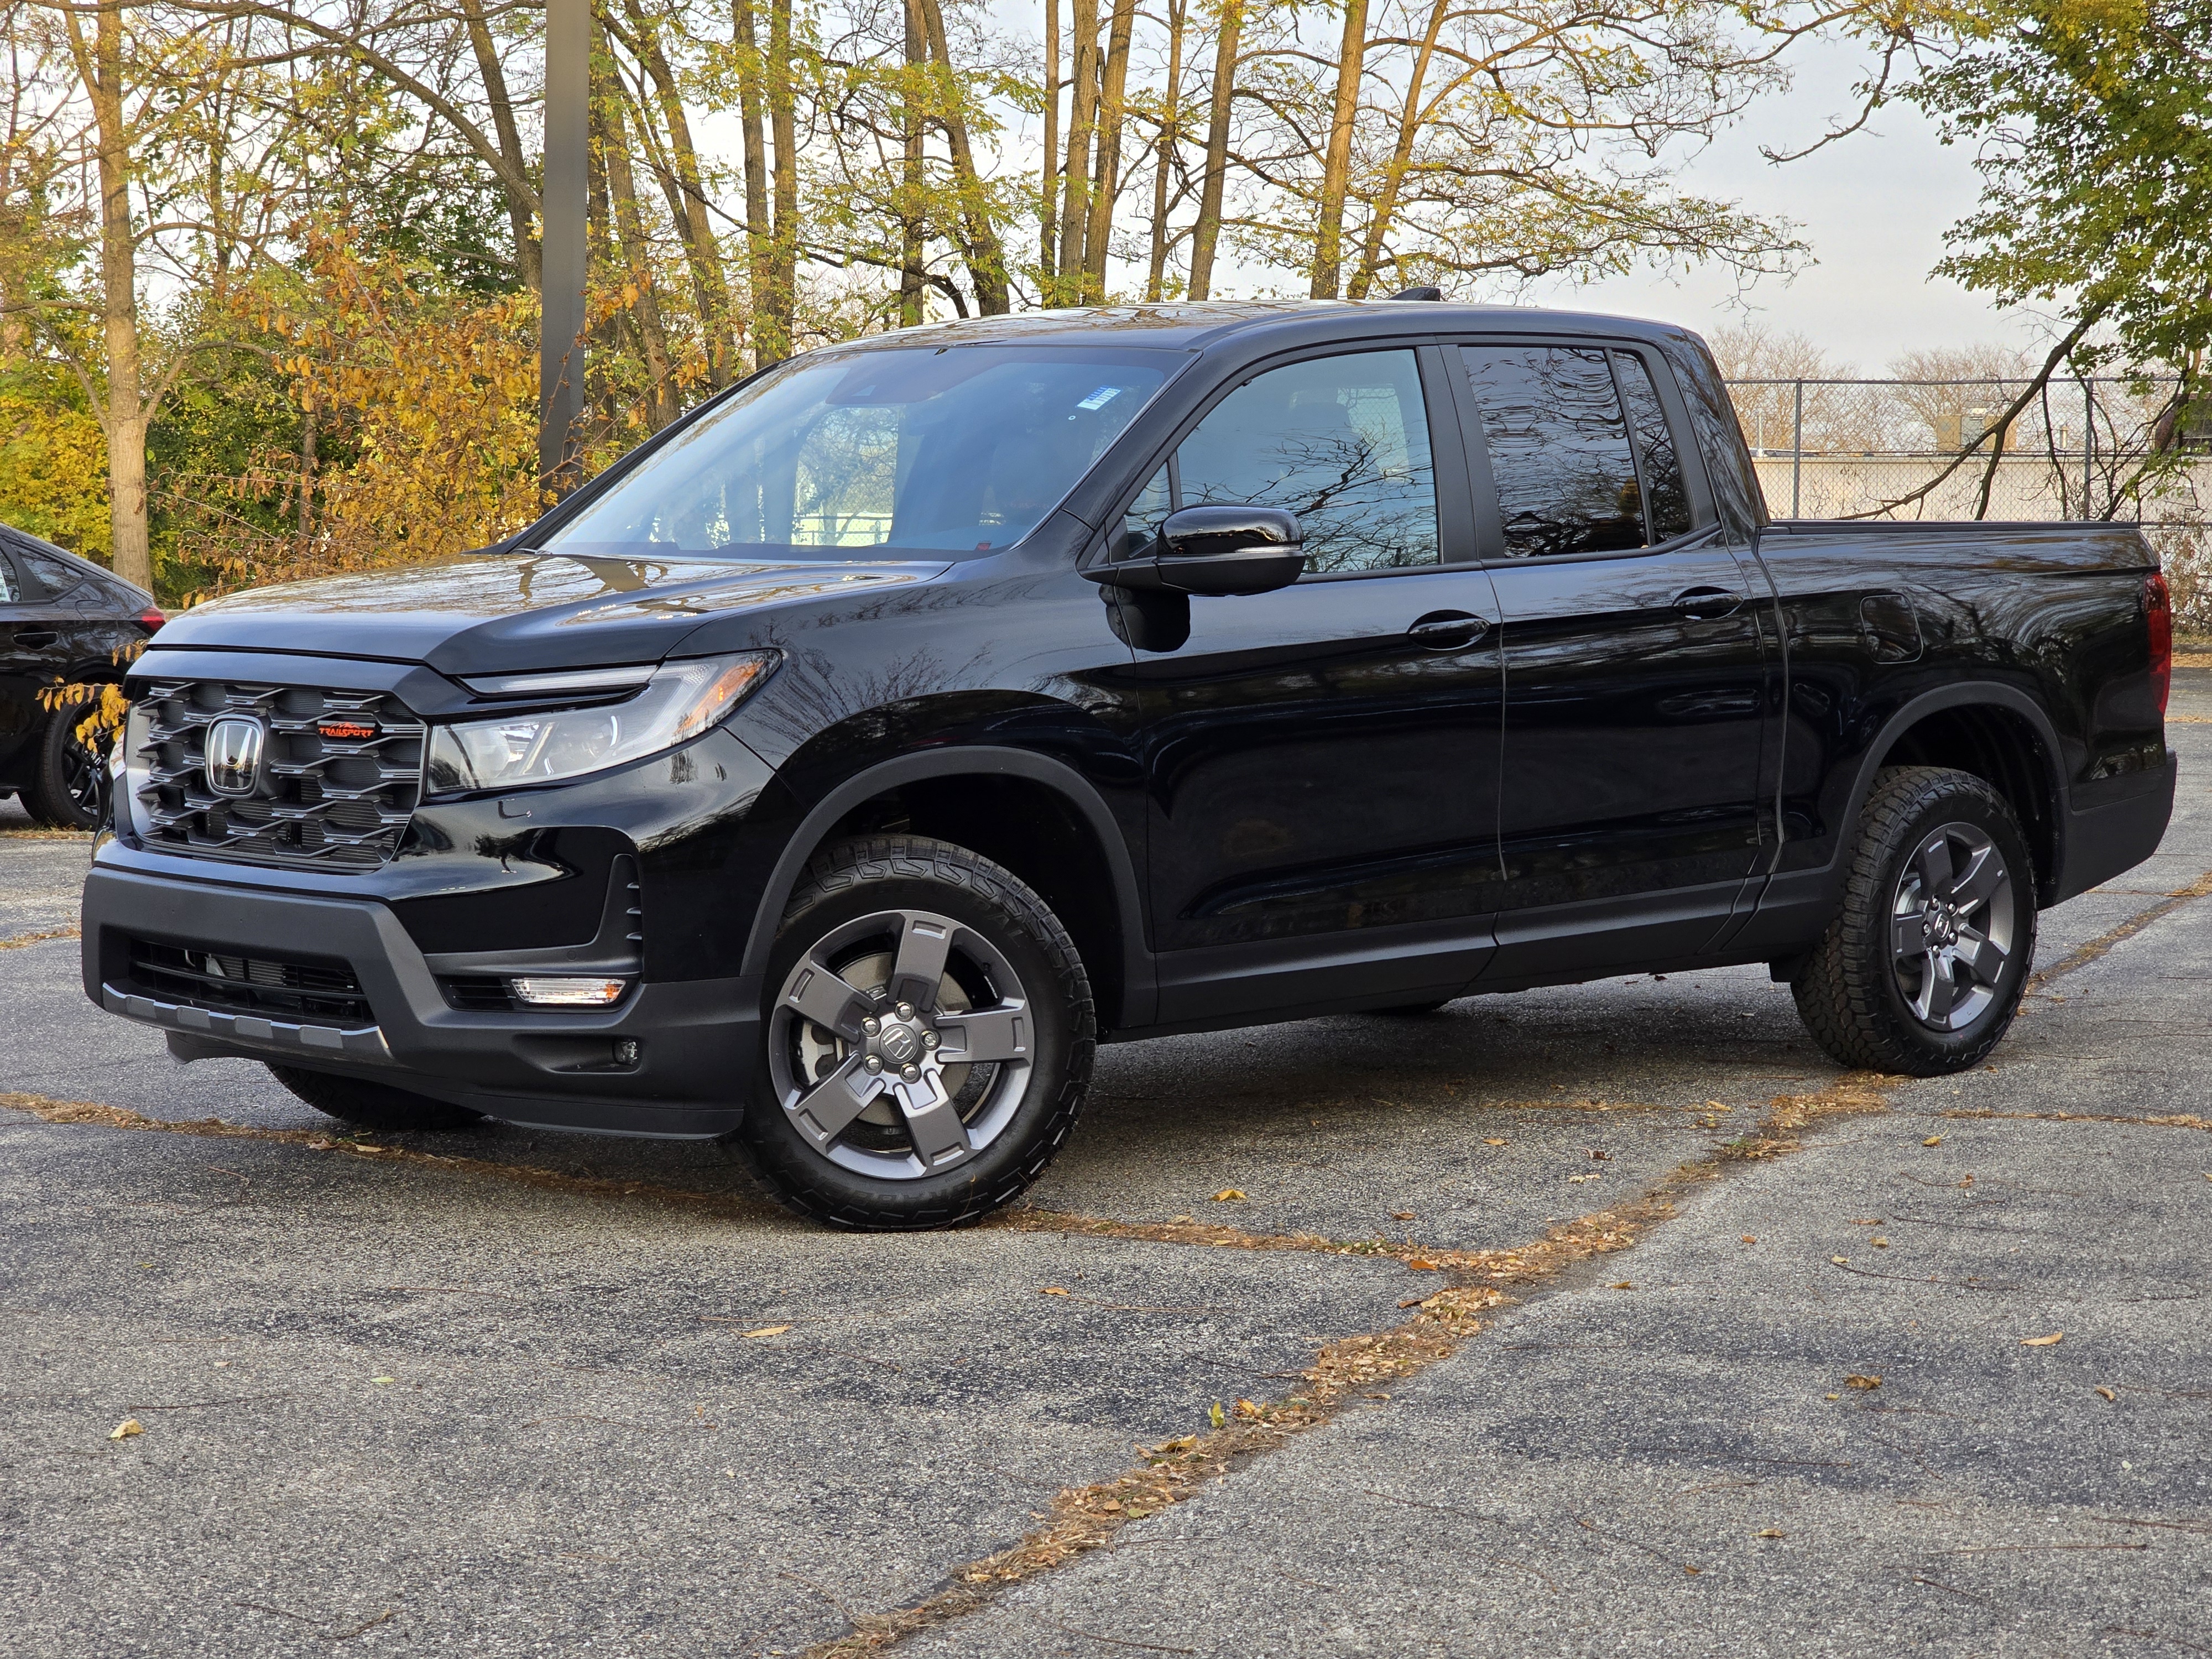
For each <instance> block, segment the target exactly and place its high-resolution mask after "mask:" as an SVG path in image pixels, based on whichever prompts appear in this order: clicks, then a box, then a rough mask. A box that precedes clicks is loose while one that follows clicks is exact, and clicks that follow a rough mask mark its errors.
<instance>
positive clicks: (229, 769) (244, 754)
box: [207, 715, 264, 795]
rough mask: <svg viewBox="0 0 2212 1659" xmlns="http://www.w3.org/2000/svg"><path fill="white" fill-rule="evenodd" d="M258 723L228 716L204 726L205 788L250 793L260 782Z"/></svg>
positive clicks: (223, 792)
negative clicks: (205, 748) (205, 734)
mask: <svg viewBox="0 0 2212 1659" xmlns="http://www.w3.org/2000/svg"><path fill="white" fill-rule="evenodd" d="M263 742H264V736H263V733H262V730H261V722H260V721H259V720H245V719H242V718H240V717H239V716H237V715H232V716H231V717H230V718H228V719H227V720H217V721H216V723H215V724H214V725H212V726H209V727H208V734H207V781H208V787H209V788H210V789H212V790H214V791H215V793H216V794H218V795H250V794H252V793H253V791H254V789H255V788H256V787H258V785H259V783H260V781H261V746H262V744H263Z"/></svg>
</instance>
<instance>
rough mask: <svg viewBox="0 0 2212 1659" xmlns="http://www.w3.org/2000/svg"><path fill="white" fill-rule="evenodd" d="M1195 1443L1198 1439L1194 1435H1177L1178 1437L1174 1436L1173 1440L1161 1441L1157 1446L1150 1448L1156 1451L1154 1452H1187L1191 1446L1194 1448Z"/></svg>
mask: <svg viewBox="0 0 2212 1659" xmlns="http://www.w3.org/2000/svg"><path fill="white" fill-rule="evenodd" d="M1197 1443H1198V1437H1197V1436H1196V1435H1194V1434H1179V1435H1177V1436H1176V1437H1175V1438H1174V1439H1172V1440H1163V1441H1161V1442H1160V1443H1159V1444H1158V1445H1157V1446H1155V1447H1153V1448H1152V1449H1153V1450H1154V1451H1156V1452H1180V1451H1188V1450H1189V1449H1191V1448H1192V1447H1193V1446H1195V1445H1196V1444H1197Z"/></svg>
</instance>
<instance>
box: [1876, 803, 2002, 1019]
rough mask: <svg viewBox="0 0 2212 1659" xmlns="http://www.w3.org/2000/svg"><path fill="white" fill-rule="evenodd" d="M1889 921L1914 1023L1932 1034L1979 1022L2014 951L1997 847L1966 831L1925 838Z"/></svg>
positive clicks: (1901, 881)
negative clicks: (1932, 1031) (1917, 1023)
mask: <svg viewBox="0 0 2212 1659" xmlns="http://www.w3.org/2000/svg"><path fill="white" fill-rule="evenodd" d="M1890 916H1891V923H1890V927H1891V958H1892V963H1891V965H1892V969H1893V972H1894V974H1895V975H1896V979H1897V988H1898V991H1899V994H1900V995H1901V996H1902V997H1903V998H1904V1000H1905V1006H1906V1007H1907V1008H1909V1009H1910V1010H1911V1012H1912V1016H1913V1018H1915V1019H1917V1020H1918V1021H1919V1022H1920V1023H1921V1024H1923V1025H1925V1026H1927V1027H1928V1028H1929V1030H1936V1031H1959V1030H1965V1029H1966V1027H1967V1026H1969V1025H1971V1024H1973V1023H1974V1022H1975V1021H1976V1020H1977V1019H1978V1018H1981V1016H1982V1014H1983V1013H1984V1012H1985V1011H1986V1010H1987V1009H1988V1008H1989V1007H1990V1005H1991V1004H1992V1003H1993V1002H1995V1001H1996V997H1997V987H1998V982H1999V981H2001V980H2002V977H2003V975H2004V972H2005V969H2006V968H2007V966H2008V964H2009V963H2011V961H2012V957H2013V952H2014V951H2015V948H2016V946H2017V945H2018V943H2019V933H2018V927H2017V921H2018V918H2017V916H2016V915H2015V901H2014V896H2013V882H2012V875H2011V872H2009V871H2008V869H2007V868H2006V867H2005V861H2004V855H2003V854H2002V853H2000V852H1999V851H1998V850H1997V847H1996V842H1994V841H1992V840H1991V839H1990V837H1989V836H1988V835H1987V834H1985V833H1984V831H1982V830H1981V829H1978V828H1976V827H1975V826H1974V825H1972V824H1971V823H1946V824H1944V825H1942V826H1941V827H1940V828H1938V829H1935V830H1933V831H1931V832H1930V833H1929V834H1928V835H1927V836H1924V837H1923V838H1922V840H1921V842H1920V845H1919V846H1918V847H1917V848H1915V849H1914V851H1913V854H1912V856H1911V858H1909V859H1907V860H1905V867H1904V869H1903V870H1902V871H1901V872H1899V876H1898V881H1897V889H1896V892H1895V895H1894V896H1893V899H1892V901H1891V904H1890Z"/></svg>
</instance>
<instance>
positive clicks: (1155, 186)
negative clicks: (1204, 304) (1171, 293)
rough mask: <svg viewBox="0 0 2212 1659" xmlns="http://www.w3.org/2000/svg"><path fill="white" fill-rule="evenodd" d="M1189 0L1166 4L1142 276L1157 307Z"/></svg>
mask: <svg viewBox="0 0 2212 1659" xmlns="http://www.w3.org/2000/svg"><path fill="white" fill-rule="evenodd" d="M1189 16H1190V0H1168V82H1167V95H1166V97H1165V99H1164V101H1163V102H1162V104H1161V106H1160V137H1159V143H1158V145H1156V146H1155V148H1154V154H1153V156H1152V259H1151V264H1150V265H1149V266H1148V268H1147V269H1146V272H1145V299H1146V303H1148V304H1152V305H1158V303H1159V301H1160V299H1161V297H1162V295H1161V289H1163V287H1164V285H1165V283H1166V279H1167V265H1168V173H1169V171H1170V169H1171V168H1172V167H1174V165H1175V156H1176V139H1177V137H1180V131H1179V129H1180V128H1181V125H1182V32H1183V25H1184V23H1185V22H1186V21H1188V19H1189Z"/></svg>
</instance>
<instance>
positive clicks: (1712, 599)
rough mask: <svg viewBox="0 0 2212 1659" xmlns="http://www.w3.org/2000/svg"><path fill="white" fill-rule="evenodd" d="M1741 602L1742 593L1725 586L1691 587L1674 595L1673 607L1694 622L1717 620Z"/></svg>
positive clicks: (1733, 609)
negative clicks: (1731, 590) (1729, 589)
mask: <svg viewBox="0 0 2212 1659" xmlns="http://www.w3.org/2000/svg"><path fill="white" fill-rule="evenodd" d="M1742 603H1743V595H1742V594H1741V593H1731V592H1729V591H1728V589H1726V588H1725V587H1692V588H1690V589H1687V590H1686V591H1685V592H1680V593H1677V594H1676V595H1675V596H1674V609H1675V610H1677V611H1680V612H1681V613H1682V614H1683V615H1684V616H1686V617H1689V618H1691V619H1692V621H1695V622H1717V621H1718V620H1719V619H1720V618H1721V617H1726V616H1729V615H1732V614H1733V613H1734V612H1735V609H1736V607H1737V606H1738V605H1741V604H1742Z"/></svg>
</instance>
